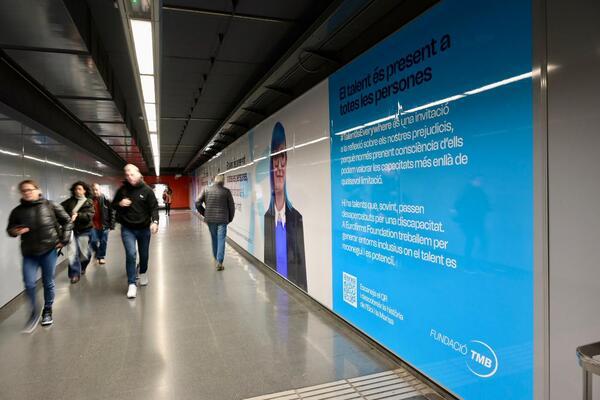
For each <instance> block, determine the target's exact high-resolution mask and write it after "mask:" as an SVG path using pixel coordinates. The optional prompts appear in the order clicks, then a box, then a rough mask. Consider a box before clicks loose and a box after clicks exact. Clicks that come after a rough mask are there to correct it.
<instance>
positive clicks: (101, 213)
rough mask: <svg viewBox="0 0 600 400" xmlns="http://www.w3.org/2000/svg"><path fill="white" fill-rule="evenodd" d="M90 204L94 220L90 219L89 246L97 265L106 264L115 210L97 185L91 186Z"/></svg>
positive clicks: (113, 227) (113, 226)
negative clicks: (92, 208) (109, 233)
mask: <svg viewBox="0 0 600 400" xmlns="http://www.w3.org/2000/svg"><path fill="white" fill-rule="evenodd" d="M92 194H93V197H92V202H93V203H94V218H93V219H92V225H93V227H92V232H91V246H92V252H93V253H94V255H95V256H96V261H97V262H98V264H101V265H102V264H105V263H106V248H107V246H108V232H109V231H112V230H113V229H115V210H114V209H112V207H111V202H110V200H109V199H107V198H106V196H104V194H103V193H102V188H101V187H100V185H99V184H98V183H93V184H92Z"/></svg>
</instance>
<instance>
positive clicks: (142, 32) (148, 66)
mask: <svg viewBox="0 0 600 400" xmlns="http://www.w3.org/2000/svg"><path fill="white" fill-rule="evenodd" d="M131 34H132V35H133V44H134V47H135V57H136V59H137V64H138V69H139V73H140V74H142V75H154V52H153V49H152V22H150V21H141V20H138V19H132V20H131Z"/></svg>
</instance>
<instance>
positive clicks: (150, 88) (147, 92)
mask: <svg viewBox="0 0 600 400" xmlns="http://www.w3.org/2000/svg"><path fill="white" fill-rule="evenodd" d="M140 81H141V82H142V94H143V95H144V103H156V94H155V91H154V75H140Z"/></svg>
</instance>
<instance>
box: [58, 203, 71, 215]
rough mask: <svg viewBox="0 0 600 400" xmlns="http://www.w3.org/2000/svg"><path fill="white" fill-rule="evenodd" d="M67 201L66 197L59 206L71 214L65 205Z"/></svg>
mask: <svg viewBox="0 0 600 400" xmlns="http://www.w3.org/2000/svg"><path fill="white" fill-rule="evenodd" d="M68 202H69V199H66V200H65V201H63V202H62V203H60V206H61V207H62V209H63V211H64V212H66V213H67V214H69V215H70V214H71V213H70V212H69V208H68V207H67V203H68Z"/></svg>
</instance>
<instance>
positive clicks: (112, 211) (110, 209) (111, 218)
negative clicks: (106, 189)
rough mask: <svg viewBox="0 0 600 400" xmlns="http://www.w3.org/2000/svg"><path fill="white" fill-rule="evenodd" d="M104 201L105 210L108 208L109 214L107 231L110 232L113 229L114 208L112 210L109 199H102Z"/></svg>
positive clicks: (115, 215)
mask: <svg viewBox="0 0 600 400" xmlns="http://www.w3.org/2000/svg"><path fill="white" fill-rule="evenodd" d="M104 201H105V202H106V208H108V212H109V218H108V221H109V223H108V227H109V229H111V230H112V229H115V223H116V217H117V213H116V212H115V210H114V208H112V203H111V201H110V200H109V199H107V198H104Z"/></svg>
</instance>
